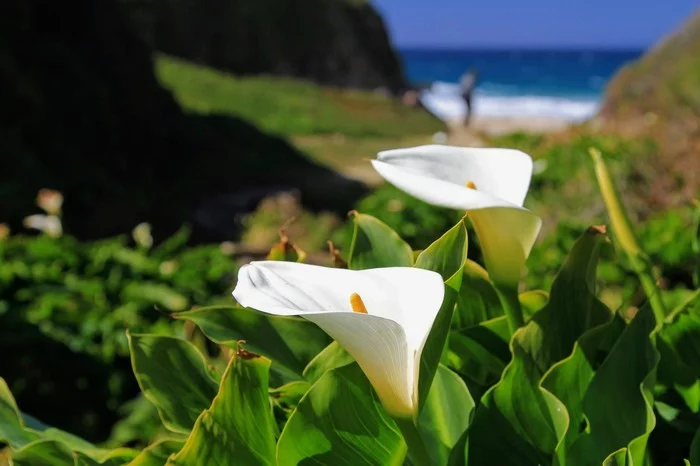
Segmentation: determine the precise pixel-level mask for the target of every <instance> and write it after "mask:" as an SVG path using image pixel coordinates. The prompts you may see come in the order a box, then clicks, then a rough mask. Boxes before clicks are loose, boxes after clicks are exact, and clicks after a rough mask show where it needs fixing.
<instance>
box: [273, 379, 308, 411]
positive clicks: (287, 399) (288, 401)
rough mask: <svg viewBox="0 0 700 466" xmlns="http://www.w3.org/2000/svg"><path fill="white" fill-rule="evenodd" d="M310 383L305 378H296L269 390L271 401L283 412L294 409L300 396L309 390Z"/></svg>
mask: <svg viewBox="0 0 700 466" xmlns="http://www.w3.org/2000/svg"><path fill="white" fill-rule="evenodd" d="M310 388H311V384H310V383H309V382H307V381H305V380H296V381H294V382H289V383H288V384H286V385H282V386H281V387H278V388H275V389H274V390H270V398H271V399H272V403H273V404H274V405H275V406H276V407H278V408H279V409H282V410H283V411H285V412H288V413H291V411H293V410H294V409H296V407H297V405H298V404H299V401H301V398H302V397H303V396H304V395H305V394H306V392H308V391H309V389H310Z"/></svg>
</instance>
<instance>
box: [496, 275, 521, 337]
mask: <svg viewBox="0 0 700 466" xmlns="http://www.w3.org/2000/svg"><path fill="white" fill-rule="evenodd" d="M494 286H495V288H496V291H497V292H498V297H499V299H500V300H501V305H502V306H503V311H504V312H505V314H506V317H507V319H508V328H509V329H510V334H511V335H513V334H514V333H515V331H516V330H518V329H519V328H520V327H522V326H523V325H525V319H524V318H523V311H522V309H521V308H520V299H518V285H517V284H516V285H502V284H498V283H494Z"/></svg>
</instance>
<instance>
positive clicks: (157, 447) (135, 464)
mask: <svg viewBox="0 0 700 466" xmlns="http://www.w3.org/2000/svg"><path fill="white" fill-rule="evenodd" d="M182 445H183V443H182V442H180V441H177V440H161V441H158V442H155V443H153V444H152V445H149V446H148V447H146V448H144V449H143V450H142V451H141V453H139V454H138V456H137V457H136V458H134V459H133V460H132V461H131V463H129V466H163V465H164V464H165V463H166V461H168V457H169V456H170V455H171V454H173V453H175V452H178V451H180V449H181V448H182Z"/></svg>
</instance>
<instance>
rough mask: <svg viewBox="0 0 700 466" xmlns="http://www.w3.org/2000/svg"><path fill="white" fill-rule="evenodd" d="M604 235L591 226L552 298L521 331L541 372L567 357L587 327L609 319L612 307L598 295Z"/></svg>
mask: <svg viewBox="0 0 700 466" xmlns="http://www.w3.org/2000/svg"><path fill="white" fill-rule="evenodd" d="M604 242H605V235H603V234H601V232H600V231H599V230H598V229H596V228H589V229H588V230H587V231H586V232H585V233H584V234H583V235H582V236H581V237H580V238H579V239H578V241H576V244H574V247H573V249H572V250H571V252H570V253H569V255H568V257H567V258H566V261H565V262H564V265H563V266H562V268H561V270H559V273H558V274H557V276H556V278H555V279H554V283H553V284H552V291H551V293H550V296H549V301H548V302H547V304H546V305H545V306H544V307H543V308H542V310H541V311H539V312H538V313H536V314H535V315H534V316H532V318H531V319H530V321H529V322H528V323H527V325H526V326H525V331H524V332H522V333H521V342H520V343H521V345H522V348H523V350H524V351H525V352H526V353H528V354H529V355H530V357H531V358H532V359H533V362H534V363H535V364H536V366H537V368H538V369H539V371H540V373H541V374H544V372H546V371H547V369H549V368H550V367H551V366H552V365H553V364H554V363H556V362H557V361H561V360H562V359H564V358H566V357H567V356H568V355H569V354H571V351H572V350H573V347H574V343H575V342H576V340H577V339H578V338H579V337H580V336H581V335H582V334H583V333H584V332H586V331H587V330H588V329H591V328H593V327H595V326H598V325H601V324H603V323H605V322H608V321H609V320H610V319H611V318H612V313H611V312H610V310H609V309H608V308H607V307H606V306H605V305H604V304H603V303H602V302H601V301H600V300H598V298H596V296H595V272H596V266H597V265H598V258H599V256H600V248H601V245H602V244H603V243H604Z"/></svg>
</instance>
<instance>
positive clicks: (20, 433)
mask: <svg viewBox="0 0 700 466" xmlns="http://www.w3.org/2000/svg"><path fill="white" fill-rule="evenodd" d="M38 438H39V436H38V435H37V434H35V433H34V432H31V431H29V430H27V429H26V428H25V426H24V423H23V421H22V416H21V415H20V412H19V410H18V409H17V404H16V403H15V398H14V397H13V396H12V393H11V392H10V388H9V387H8V386H7V383H6V382H5V379H3V378H2V377H0V443H2V442H7V444H9V445H10V447H12V448H14V449H18V448H21V447H23V446H24V445H27V444H28V443H30V442H32V441H34V440H37V439H38Z"/></svg>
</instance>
